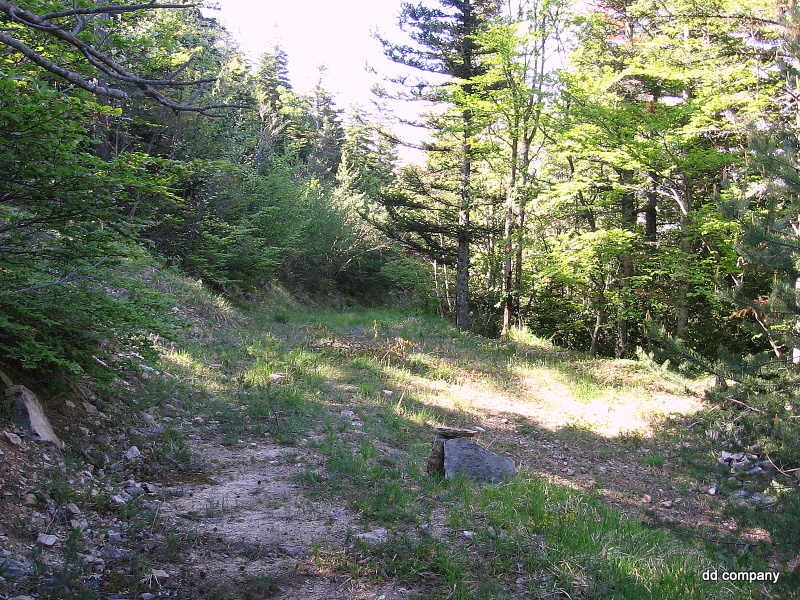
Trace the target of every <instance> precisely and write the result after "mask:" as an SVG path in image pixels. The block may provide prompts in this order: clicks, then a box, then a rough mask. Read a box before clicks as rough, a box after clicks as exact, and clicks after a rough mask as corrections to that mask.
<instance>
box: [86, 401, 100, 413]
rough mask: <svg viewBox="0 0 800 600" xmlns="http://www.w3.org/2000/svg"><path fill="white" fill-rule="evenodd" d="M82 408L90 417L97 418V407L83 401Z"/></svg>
mask: <svg viewBox="0 0 800 600" xmlns="http://www.w3.org/2000/svg"><path fill="white" fill-rule="evenodd" d="M83 408H84V409H85V410H86V412H87V413H89V414H90V415H92V416H97V415H99V414H100V411H98V410H97V407H96V406H95V405H94V404H92V403H91V402H86V400H84V401H83Z"/></svg>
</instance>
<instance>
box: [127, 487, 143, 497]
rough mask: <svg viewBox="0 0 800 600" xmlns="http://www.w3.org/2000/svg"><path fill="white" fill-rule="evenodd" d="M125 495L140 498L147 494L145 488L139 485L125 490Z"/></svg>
mask: <svg viewBox="0 0 800 600" xmlns="http://www.w3.org/2000/svg"><path fill="white" fill-rule="evenodd" d="M125 493H126V494H128V495H129V496H130V497H131V498H138V497H139V496H142V495H144V494H145V491H144V488H143V487H141V486H138V485H132V486H130V487H126V488H125Z"/></svg>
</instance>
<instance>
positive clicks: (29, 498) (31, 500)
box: [22, 494, 39, 506]
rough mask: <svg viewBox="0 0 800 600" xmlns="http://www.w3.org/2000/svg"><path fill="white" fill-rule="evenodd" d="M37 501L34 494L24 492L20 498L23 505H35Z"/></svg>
mask: <svg viewBox="0 0 800 600" xmlns="http://www.w3.org/2000/svg"><path fill="white" fill-rule="evenodd" d="M38 503H39V499H38V498H37V497H36V494H25V497H24V498H23V499H22V505H23V506H36V505H37V504H38Z"/></svg>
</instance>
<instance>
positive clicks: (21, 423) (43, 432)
mask: <svg viewBox="0 0 800 600" xmlns="http://www.w3.org/2000/svg"><path fill="white" fill-rule="evenodd" d="M11 394H12V395H13V400H14V405H13V406H14V424H15V425H16V426H17V427H19V428H20V429H23V430H25V431H27V432H28V433H29V434H30V436H31V438H32V439H34V440H36V441H40V442H49V443H51V444H55V445H56V446H58V447H59V448H62V447H63V443H62V442H61V440H60V439H58V436H57V435H56V432H55V431H53V427H52V425H50V421H48V420H47V417H46V416H45V414H44V407H43V406H42V403H41V402H40V401H39V398H38V397H37V396H36V394H34V393H33V392H32V391H30V390H29V389H28V388H26V387H25V386H24V385H15V386H14V387H12V388H11Z"/></svg>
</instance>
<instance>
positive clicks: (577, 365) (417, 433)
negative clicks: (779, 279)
mask: <svg viewBox="0 0 800 600" xmlns="http://www.w3.org/2000/svg"><path fill="white" fill-rule="evenodd" d="M179 309H180V311H181V314H182V315H183V316H184V317H185V318H186V319H187V320H188V321H189V322H190V323H191V327H190V329H189V330H188V337H187V340H186V341H184V342H182V343H164V344H163V359H162V361H161V364H160V365H155V366H154V368H155V369H156V370H155V371H152V370H149V369H152V368H153V367H148V369H146V370H145V372H144V374H145V375H146V377H145V378H134V377H129V378H128V379H127V381H126V382H124V383H122V382H121V386H122V387H121V389H123V390H124V392H122V393H120V395H119V396H118V398H117V399H116V400H113V399H108V400H107V401H105V402H104V401H102V400H100V399H94V400H93V401H94V402H95V404H96V405H97V406H98V407H99V408H100V409H102V410H101V411H100V412H101V416H100V417H99V420H98V418H97V417H95V419H94V424H92V423H91V422H90V421H91V419H87V415H83V414H82V412H81V410H79V409H77V408H75V407H76V406H79V405H77V404H76V402H77V400H75V401H72V403H71V404H69V403H68V404H67V405H66V408H63V409H58V410H56V411H55V412H56V415H54V420H56V421H57V422H58V423H60V426H61V429H62V431H61V433H62V435H63V437H64V439H66V440H67V441H68V443H69V446H70V449H71V451H72V452H73V456H79V458H73V459H70V457H69V456H67V457H66V459H62V460H60V461H58V460H57V459H55V458H54V457H53V456H48V455H47V454H46V453H44V458H42V455H43V453H42V452H41V451H40V450H37V447H34V446H33V445H32V444H29V443H28V442H23V444H22V445H21V446H19V447H16V448H7V447H6V446H4V448H6V453H5V455H4V456H3V457H0V458H2V460H3V465H5V466H4V469H5V471H4V477H5V478H6V482H5V484H4V489H8V487H9V484H10V483H11V482H12V480H14V477H16V478H17V480H16V484H17V487H18V493H19V496H20V497H19V498H16V496H13V495H12V494H6V495H5V496H4V499H3V500H0V502H5V503H6V504H5V507H6V508H8V510H7V511H5V512H6V515H7V516H10V515H12V513H13V515H14V520H11V519H9V518H6V519H5V520H3V519H0V527H2V531H0V546H2V547H3V548H5V550H4V551H5V552H6V556H12V554H13V555H14V556H16V557H20V556H22V555H23V554H24V553H25V547H26V544H28V547H30V542H31V540H33V539H36V537H37V535H38V534H39V533H41V532H42V531H44V530H45V529H46V533H52V534H55V536H56V539H57V541H56V543H55V544H54V545H53V546H52V547H50V546H47V547H44V548H43V547H42V546H43V545H42V544H39V547H38V548H36V550H35V552H34V553H33V555H32V557H33V562H34V563H35V565H36V569H37V573H38V572H41V573H47V574H48V575H47V577H48V579H47V585H44V586H43V585H41V581H39V582H37V583H36V585H33V583H32V582H34V581H35V577H36V575H35V574H33V575H31V578H29V579H27V581H28V584H27V586H28V587H27V588H26V587H25V586H24V585H23V584H16V583H13V580H12V579H10V578H9V579H8V581H6V582H5V583H3V582H2V581H0V584H2V585H5V587H2V585H0V597H7V598H12V597H15V595H16V594H23V593H28V594H30V595H31V596H32V597H37V596H38V597H41V598H48V597H52V598H64V599H67V598H72V597H74V598H87V599H88V598H104V599H105V598H108V599H111V598H120V599H121V598H143V599H148V598H149V599H153V598H167V597H169V598H187V599H194V598H197V599H218V600H258V599H262V598H263V599H266V598H276V599H285V600H289V599H308V600H323V599H330V600H337V599H341V600H345V599H347V600H351V599H352V600H355V599H378V600H381V599H382V600H400V599H406V598H409V599H411V598H455V599H458V598H461V599H486V600H494V599H500V598H511V599H515V600H516V599H519V600H528V599H535V598H537V599H538V598H573V599H574V598H608V599H614V600H617V599H622V598H632V599H633V598H676V599H677V598H682V599H683V598H697V599H701V598H702V599H705V598H710V597H714V598H742V599H744V598H753V599H756V598H791V597H795V595H796V585H794V584H793V583H791V581H789V582H788V583H786V584H784V582H786V581H787V580H788V579H791V578H793V577H794V578H796V575H797V573H796V567H797V562H798V561H797V560H796V553H794V554H793V552H794V550H792V549H791V548H789V549H787V548H786V547H784V546H779V545H777V544H776V543H775V539H773V537H774V534H775V532H774V531H773V530H771V529H770V520H769V519H768V518H761V517H762V516H765V515H766V516H768V515H769V513H770V511H773V504H774V499H773V498H771V497H770V495H769V494H770V493H771V491H770V490H771V489H774V488H775V485H776V482H777V481H778V480H779V479H780V478H779V477H778V476H777V474H772V475H767V476H763V477H757V478H756V477H754V478H749V479H742V478H733V477H731V474H730V469H728V468H726V467H723V466H722V465H720V464H718V463H717V459H718V458H719V457H720V455H721V453H722V452H723V451H725V450H726V449H733V448H734V444H735V440H729V439H727V438H726V437H725V434H724V431H725V427H724V424H719V426H718V427H717V424H715V423H713V422H712V421H713V410H712V409H710V408H709V407H708V406H707V405H706V402H705V399H704V394H703V391H704V387H705V385H706V383H707V382H706V381H700V380H690V379H685V378H681V377H679V376H677V375H674V374H670V373H668V372H666V371H663V370H659V369H658V368H657V367H655V366H652V365H649V364H648V363H647V361H633V360H608V359H594V358H589V357H586V356H582V355H578V354H575V353H570V352H566V351H564V350H560V349H558V348H555V347H553V346H552V345H550V344H548V343H546V342H543V341H541V340H537V339H534V338H532V337H530V336H528V335H525V334H524V333H522V332H517V334H516V335H515V337H514V339H513V340H510V341H497V340H488V339H485V338H480V337H477V336H473V335H469V334H464V333H461V332H458V331H456V330H455V329H453V328H451V327H449V326H448V325H446V324H444V323H442V322H441V321H438V320H437V319H432V318H427V317H418V316H409V315H408V314H405V313H400V312H396V311H387V310H383V311H369V310H354V311H339V312H334V311H320V310H310V309H301V308H297V307H294V308H292V305H291V304H290V303H289V301H288V299H283V298H280V297H277V298H273V301H272V304H271V308H269V309H268V310H265V309H263V308H259V309H257V310H256V309H254V310H251V311H249V312H248V313H247V316H242V315H241V314H239V313H237V311H234V310H233V309H231V308H230V307H229V306H226V305H225V304H224V303H221V302H218V301H216V300H213V299H209V298H203V299H202V301H199V300H197V299H195V301H194V302H193V303H191V302H188V303H187V305H186V306H182V307H179ZM65 402H69V401H68V400H66V401H65ZM120 407H122V408H120ZM87 410H88V409H87ZM437 425H448V426H455V427H477V428H480V431H481V433H480V435H479V437H478V438H477V439H478V442H479V443H480V444H482V445H483V446H485V447H487V448H489V449H491V450H493V451H495V452H497V453H498V454H500V455H503V456H509V457H511V458H513V459H514V461H515V462H516V464H517V466H518V472H519V474H518V476H517V477H516V478H515V479H514V480H513V481H511V482H508V483H505V484H498V485H479V484H474V483H471V482H469V481H466V480H463V479H459V480H456V481H448V480H445V479H443V478H440V477H438V476H430V475H428V474H426V473H425V468H424V467H425V459H426V457H427V454H428V451H429V447H430V442H431V440H432V439H433V436H434V433H433V427H434V426H437ZM715 427H716V429H715ZM699 429H702V431H703V432H704V433H703V434H702V435H698V433H697V431H696V430H699ZM100 430H102V431H100ZM133 445H135V446H136V447H137V450H139V451H140V452H141V456H139V457H134V458H125V457H124V453H125V452H126V451H128V450H129V448H130V447H131V446H133ZM49 454H50V455H52V454H53V453H52V452H50V453H49ZM103 454H105V455H106V456H105V457H104V458H101V459H97V460H96V461H95V463H93V464H94V466H95V468H91V467H90V468H89V469H87V468H86V467H87V465H86V461H92V460H94V457H97V456H98V455H100V456H102V455H103ZM15 457H16V458H17V459H18V460H19V461H21V462H19V463H18V467H19V468H16V469H15V468H14V467H13V466H10V465H11V464H12V461H13V460H14V459H15ZM45 459H46V460H45ZM56 463H57V464H56ZM20 465H22V466H20ZM48 465H49V466H48ZM23 467H24V468H23ZM31 469H38V470H40V471H42V472H44V473H49V475H48V477H49V479H48V477H39V480H38V481H37V482H36V483H34V482H32V481H28V479H30V477H28V479H26V473H25V472H26V471H27V472H28V474H29V472H30V470H31ZM65 478H66V481H68V482H69V485H70V486H71V489H69V490H65V489H64V486H63V482H64V480H65ZM59 482H60V483H59ZM144 482H146V483H144ZM770 486H772V487H770ZM137 488H138V489H137ZM125 490H127V492H128V493H122V492H123V491H125ZM138 490H142V492H144V493H142V492H139V491H138ZM30 492H33V493H34V494H35V495H37V496H38V499H39V506H38V507H37V506H36V503H35V502H34V503H33V505H32V506H29V507H28V508H19V507H18V506H17V507H16V509H15V510H11V508H9V507H10V504H11V503H12V502H14V501H16V503H17V505H19V504H20V503H21V502H22V500H23V499H24V498H25V495H26V493H30ZM773 496H774V494H773ZM754 498H755V500H754ZM34 500H35V499H34ZM68 500H72V501H73V505H77V507H78V508H79V510H80V511H81V514H82V515H83V516H85V521H86V525H84V526H83V527H77V528H76V527H75V523H73V529H72V530H70V527H69V525H68V524H67V523H59V522H58V521H57V519H54V518H53V517H52V515H51V516H50V517H49V524H46V521H47V520H48V515H50V513H52V514H53V515H57V514H58V510H63V506H66V505H67V504H68V503H67V501H68ZM0 508H2V507H0ZM48 511H49V512H48ZM743 511H748V512H746V513H745V512H743ZM754 514H755V515H756V518H754V517H753V515H754ZM31 515H39V517H41V519H42V522H41V523H40V524H39V525H38V527H37V525H36V522H35V520H34V521H31V519H35V518H36V517H35V516H31ZM747 515H749V516H747ZM26 518H27V519H28V524H27V525H23V524H21V522H22V521H24V520H25V519H26ZM0 560H2V557H0ZM19 562H23V563H24V561H22V560H21V561H19ZM793 570H794V573H793V572H792V571H793ZM738 572H742V573H743V572H747V573H767V572H769V573H780V574H781V576H782V577H783V578H784V579H783V581H779V582H778V583H771V582H767V583H764V582H758V581H752V582H738V583H732V582H729V581H721V580H717V581H713V580H712V581H708V580H706V579H709V577H705V578H704V577H703V574H704V573H717V574H719V573H738ZM2 575H4V573H3V572H2V567H0V576H2ZM48 590H49V591H48ZM4 594H5V595H4ZM48 594H49V595H48Z"/></svg>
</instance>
